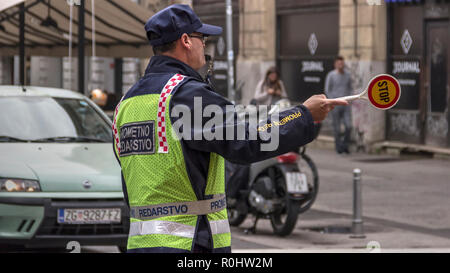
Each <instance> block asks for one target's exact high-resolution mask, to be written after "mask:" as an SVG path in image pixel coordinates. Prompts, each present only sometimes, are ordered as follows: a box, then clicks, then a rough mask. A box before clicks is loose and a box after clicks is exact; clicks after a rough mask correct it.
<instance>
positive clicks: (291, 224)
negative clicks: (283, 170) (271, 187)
mask: <svg viewBox="0 0 450 273" xmlns="http://www.w3.org/2000/svg"><path fill="white" fill-rule="evenodd" d="M272 178H273V175H272ZM275 181H276V183H275V187H276V194H277V197H278V198H279V199H281V200H283V201H284V206H282V207H281V208H279V209H278V210H276V211H275V212H273V213H272V214H271V216H270V223H271V224H272V228H273V231H274V233H275V234H276V235H278V236H287V235H289V234H291V233H292V230H294V228H295V225H296V224H297V218H298V214H299V213H298V210H299V208H300V201H298V200H292V199H290V198H289V194H288V193H287V190H286V181H285V179H284V176H282V175H278V176H277V177H276V180H275Z"/></svg>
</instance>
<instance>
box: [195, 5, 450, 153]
mask: <svg viewBox="0 0 450 273" xmlns="http://www.w3.org/2000/svg"><path fill="white" fill-rule="evenodd" d="M236 2H237V3H236ZM236 4H237V6H236ZM193 6H194V9H195V10H196V11H197V12H199V13H200V14H201V15H204V16H203V17H205V16H206V17H207V18H208V16H207V15H208V14H209V15H210V16H211V17H215V16H214V15H216V14H218V13H222V14H225V6H224V1H214V0H194V1H193ZM449 6H450V3H449V1H445V0H444V1H442V0H430V1H423V0H414V1H382V0H381V1H377V0H373V1H371V0H369V1H368V0H340V1H338V0H315V1H312V0H264V1H261V0H240V1H234V2H233V10H234V11H233V12H234V16H236V10H237V11H238V14H239V18H236V19H235V17H233V19H234V24H235V25H234V26H233V34H234V39H237V38H236V37H239V38H238V39H239V43H237V42H236V41H234V47H235V48H234V50H235V52H237V54H236V55H235V56H236V58H235V71H236V86H235V87H236V89H237V91H238V92H237V94H239V96H238V100H237V101H239V102H240V103H242V104H247V103H248V102H249V101H250V100H251V99H252V97H253V95H254V92H255V86H256V83H257V82H258V81H259V80H260V79H261V78H262V77H263V75H264V73H265V71H266V69H267V68H268V67H270V66H272V65H277V67H278V68H279V70H280V71H281V76H282V79H283V81H284V83H285V85H286V88H287V92H288V95H289V98H290V99H291V100H292V101H296V102H302V101H304V100H305V99H307V98H308V97H310V96H311V95H314V94H320V93H322V92H323V89H324V81H325V77H326V74H327V73H328V72H329V71H331V70H332V69H333V59H334V58H335V57H336V56H337V55H341V56H343V57H344V58H345V60H346V66H347V69H348V71H349V72H350V73H351V75H352V81H353V89H354V90H353V93H354V94H356V93H359V92H361V91H363V90H364V89H365V88H366V85H367V83H368V82H369V81H370V79H371V78H372V77H374V76H375V75H377V74H380V73H390V74H392V75H394V76H396V77H397V78H398V79H399V82H400V85H401V88H402V97H401V99H400V101H399V103H398V105H397V106H396V107H394V108H392V109H390V110H388V111H380V110H377V109H375V108H373V107H371V106H370V105H369V104H368V103H367V102H366V101H356V102H353V103H352V113H353V115H352V117H353V126H354V133H355V134H354V138H356V137H357V136H359V137H362V140H363V142H364V144H365V145H366V147H367V148H369V149H370V147H371V145H372V144H374V143H377V142H381V141H385V140H389V141H400V142H404V143H411V144H425V145H430V146H437V147H443V148H445V147H450V134H449V130H448V128H449V122H450V114H449V111H448V105H449V103H450V93H449V92H450V91H449V89H450V88H449V83H448V79H449V69H448V65H449V58H448V56H449V47H448V44H449V37H450V35H449ZM203 17H202V18H203ZM210 22H211V23H216V24H217V23H218V21H214V20H213V19H212V18H211V21H210ZM219 24H220V23H219ZM236 24H239V27H238V28H237V30H236ZM220 25H222V26H223V27H225V25H224V24H220ZM236 32H238V33H236ZM219 65H220V67H221V69H225V68H224V67H223V65H222V64H219ZM222 77H223V76H222ZM225 90H226V89H225V88H221V90H220V91H219V92H221V93H224V92H226V91H225ZM322 133H324V134H328V135H331V134H332V133H331V122H330V120H329V119H327V120H325V122H324V127H323V130H322Z"/></svg>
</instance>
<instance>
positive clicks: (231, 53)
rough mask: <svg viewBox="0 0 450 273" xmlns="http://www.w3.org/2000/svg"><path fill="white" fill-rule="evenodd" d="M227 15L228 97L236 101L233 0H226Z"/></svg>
mask: <svg viewBox="0 0 450 273" xmlns="http://www.w3.org/2000/svg"><path fill="white" fill-rule="evenodd" d="M226 13H227V14H226V17H227V51H228V54H227V60H228V99H229V100H231V101H232V102H234V100H235V99H236V97H235V90H234V51H233V6H232V4H231V0H226Z"/></svg>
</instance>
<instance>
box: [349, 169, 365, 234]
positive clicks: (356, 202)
mask: <svg viewBox="0 0 450 273" xmlns="http://www.w3.org/2000/svg"><path fill="white" fill-rule="evenodd" d="M350 238H366V236H365V235H364V227H363V220H362V189H361V170H360V169H354V170H353V221H352V235H351V236H350Z"/></svg>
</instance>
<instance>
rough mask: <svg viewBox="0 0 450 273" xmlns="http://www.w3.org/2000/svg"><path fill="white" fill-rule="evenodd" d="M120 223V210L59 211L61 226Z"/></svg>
mask: <svg viewBox="0 0 450 273" xmlns="http://www.w3.org/2000/svg"><path fill="white" fill-rule="evenodd" d="M120 222H121V210H120V208H93V209H58V223H61V224H109V223H120Z"/></svg>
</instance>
